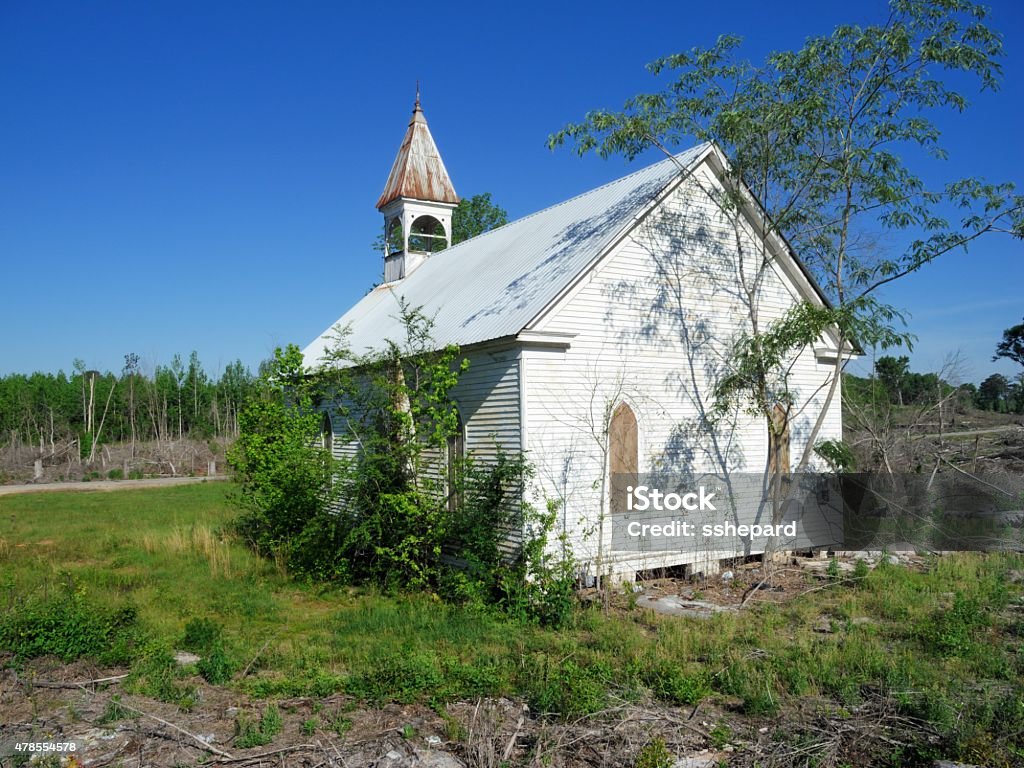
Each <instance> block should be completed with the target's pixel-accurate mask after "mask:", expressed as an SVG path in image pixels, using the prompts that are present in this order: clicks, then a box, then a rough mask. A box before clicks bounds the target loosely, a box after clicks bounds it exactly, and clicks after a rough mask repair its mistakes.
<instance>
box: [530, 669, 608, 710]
mask: <svg viewBox="0 0 1024 768" xmlns="http://www.w3.org/2000/svg"><path fill="white" fill-rule="evenodd" d="M537 666H538V668H537V669H535V671H534V672H533V673H532V674H530V675H529V679H528V681H527V686H528V688H529V691H528V697H529V704H530V709H532V710H534V711H536V712H541V713H550V714H559V715H562V716H563V717H578V716H581V715H591V714H594V713H595V712H599V711H600V710H602V709H604V706H605V702H606V698H607V694H608V684H607V681H606V680H602V679H601V676H600V672H599V671H598V670H597V669H595V668H593V667H580V666H579V665H578V664H576V663H575V662H573V661H563V662H561V663H559V664H550V663H548V661H547V659H546V658H545V659H544V660H543V661H542V662H541V663H540V664H539V665H537Z"/></svg>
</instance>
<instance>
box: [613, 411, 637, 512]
mask: <svg viewBox="0 0 1024 768" xmlns="http://www.w3.org/2000/svg"><path fill="white" fill-rule="evenodd" d="M608 469H609V472H610V473H611V496H610V498H609V501H610V504H611V511H612V514H615V513H616V512H625V511H626V497H627V494H628V491H627V488H628V487H629V486H631V485H636V483H637V475H638V474H639V472H640V445H639V430H638V428H637V422H636V414H634V413H633V409H632V408H630V407H629V405H627V404H626V403H620V404H619V405H618V407H617V408H616V409H615V411H614V412H613V413H612V421H611V424H610V425H609V428H608Z"/></svg>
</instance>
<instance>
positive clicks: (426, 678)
mask: <svg viewBox="0 0 1024 768" xmlns="http://www.w3.org/2000/svg"><path fill="white" fill-rule="evenodd" d="M444 681H445V676H444V673H443V672H442V670H441V667H440V664H439V663H438V660H437V658H436V657H435V656H434V655H433V654H431V653H422V652H421V653H414V654H411V655H408V656H406V655H404V654H403V653H401V652H400V651H396V652H393V653H386V654H385V653H381V654H377V655H376V656H375V657H373V658H372V659H371V660H370V663H369V669H367V670H366V671H364V672H360V673H358V674H355V675H353V676H352V677H351V678H350V679H349V681H348V682H347V683H346V685H345V690H346V691H347V692H348V693H350V694H352V695H353V696H358V697H359V698H362V699H366V700H367V701H371V702H378V703H379V702H384V701H398V702H400V703H404V704H408V703H412V702H414V701H417V700H419V699H422V698H423V697H425V696H428V695H430V694H433V693H435V692H436V691H437V690H438V689H439V688H440V687H441V686H442V684H443V683H444Z"/></svg>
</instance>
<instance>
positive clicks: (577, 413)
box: [304, 99, 842, 578]
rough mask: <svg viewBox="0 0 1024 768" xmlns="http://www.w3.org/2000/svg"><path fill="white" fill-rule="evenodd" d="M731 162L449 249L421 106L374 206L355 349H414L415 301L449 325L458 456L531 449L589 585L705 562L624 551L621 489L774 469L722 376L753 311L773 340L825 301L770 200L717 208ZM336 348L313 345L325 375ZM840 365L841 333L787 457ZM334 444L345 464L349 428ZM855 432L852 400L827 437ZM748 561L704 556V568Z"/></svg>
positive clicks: (647, 175) (809, 361) (582, 200)
mask: <svg viewBox="0 0 1024 768" xmlns="http://www.w3.org/2000/svg"><path fill="white" fill-rule="evenodd" d="M726 163H727V160H726V158H725V157H723V155H722V153H721V152H720V151H719V150H718V149H717V148H716V147H715V146H713V145H710V144H704V145H700V146H696V147H693V148H692V149H689V150H687V151H685V152H683V153H681V154H679V155H676V156H675V157H673V158H668V157H666V158H665V159H664V160H662V161H660V162H657V163H655V164H653V165H650V166H648V167H646V168H642V169H641V170H638V171H636V172H635V173H631V174H629V175H627V176H624V177H622V178H620V179H617V180H615V181H613V182H611V183H608V184H605V185H603V186H601V187H598V188H597V189H593V190H590V191H588V192H584V193H583V194H581V195H578V196H577V197H574V198H572V199H570V200H566V201H565V202H562V203H559V204H557V205H554V206H551V207H549V208H546V209H544V210H541V211H538V212H537V213H534V214H531V215H529V216H525V217H523V218H521V219H518V220H516V221H513V222H511V223H509V224H506V225H504V226H502V227H500V228H498V229H494V230H492V231H490V232H487V233H485V234H482V235H479V236H477V237H475V238H473V239H471V240H467V241H465V242H461V243H458V244H457V245H454V246H450V245H449V240H450V236H451V221H452V212H453V210H454V208H455V207H456V205H457V204H458V197H457V196H456V193H455V189H454V186H453V184H452V182H451V179H450V178H449V176H448V173H447V171H446V169H445V166H444V163H443V162H442V159H441V156H440V154H439V153H438V150H437V146H436V145H435V143H434V140H433V138H432V136H431V134H430V130H429V128H428V126H427V122H426V119H425V117H424V115H423V111H422V109H421V108H420V104H419V100H418V99H417V102H416V106H415V108H414V110H413V115H412V119H411V121H410V122H409V126H408V130H407V132H406V134H405V137H404V139H403V141H402V144H401V148H400V149H399V152H398V156H397V157H396V159H395V162H394V166H393V167H392V169H391V173H390V175H389V176H388V179H387V183H386V185H385V188H384V192H383V194H382V195H381V197H380V199H379V200H378V202H377V208H378V209H379V210H380V212H381V213H382V214H383V216H384V219H385V231H386V232H387V233H389V237H388V238H387V240H388V253H387V254H386V255H385V256H384V264H383V275H384V282H383V284H381V285H379V286H377V287H376V288H374V289H373V290H372V291H371V292H370V293H368V294H367V295H365V296H364V297H363V298H362V299H360V300H359V301H358V302H357V303H356V304H355V306H353V307H352V308H350V309H349V310H348V311H347V312H345V313H344V314H343V315H342V316H341V318H340V319H339V321H338V323H339V324H341V325H345V326H348V328H349V329H350V332H351V336H350V337H349V344H350V345H351V348H352V349H353V350H354V351H357V352H365V351H370V350H378V349H381V348H382V346H383V343H384V340H385V339H389V338H390V339H395V340H398V339H401V338H402V337H403V335H404V330H403V328H402V325H401V323H400V321H399V319H398V315H399V301H400V300H402V301H404V302H405V303H406V304H407V305H409V306H411V307H420V308H421V310H422V312H423V313H424V314H425V315H427V316H428V317H431V318H433V321H434V326H433V336H434V340H435V342H436V343H437V345H438V347H441V346H444V345H449V344H455V345H458V346H459V347H460V349H461V352H462V355H463V356H464V357H465V358H467V359H468V360H469V368H468V370H467V371H466V372H465V373H464V374H463V375H462V377H461V379H460V381H459V383H458V385H457V386H456V388H455V390H454V393H453V394H454V398H455V401H456V403H457V407H458V410H459V414H460V418H461V426H462V429H463V430H464V434H463V435H462V440H461V441H460V442H461V445H460V446H459V448H460V450H465V451H466V452H467V453H469V454H472V455H473V456H474V457H476V458H477V459H486V458H487V457H489V456H493V455H494V453H495V451H496V450H499V448H500V449H501V450H504V451H506V452H512V453H514V452H519V451H522V452H524V453H525V454H526V456H527V457H528V459H529V461H530V462H531V463H532V464H533V465H534V467H535V468H536V475H535V478H534V480H533V484H534V487H532V488H530V489H528V491H527V493H528V494H529V496H530V498H531V500H532V502H533V503H535V504H540V505H543V504H544V503H545V500H548V499H553V500H556V501H557V502H558V505H559V507H558V515H559V520H558V524H557V525H558V532H564V533H565V534H566V535H567V539H568V540H569V541H570V542H571V545H572V547H573V550H574V554H575V557H576V558H577V559H578V560H579V561H580V562H581V563H584V564H587V565H589V566H590V569H591V573H593V572H594V570H595V569H596V568H597V567H598V566H599V567H600V570H601V571H602V572H608V573H614V574H616V575H617V576H619V577H621V578H632V575H633V574H634V573H635V572H638V571H643V570H646V569H651V568H657V567H664V566H672V565H684V564H692V563H693V562H694V555H693V553H692V552H690V553H686V552H682V551H679V552H673V551H659V552H657V553H655V552H637V551H633V550H630V549H622V550H617V549H616V547H615V546H614V543H613V541H612V534H611V528H612V526H611V525H610V524H609V520H611V519H612V518H613V517H614V515H616V514H619V513H620V512H621V505H622V500H621V495H622V493H623V490H622V488H621V479H620V478H622V477H631V476H636V475H637V474H639V473H648V472H652V473H671V474H675V475H679V476H687V475H690V476H699V475H701V474H704V473H715V472H719V473H720V472H748V473H763V472H764V470H765V467H766V466H767V464H768V462H769V456H768V435H767V427H766V425H765V424H764V422H763V420H758V419H755V418H753V417H751V416H748V415H746V414H744V413H743V412H742V411H741V412H739V413H737V414H736V415H735V417H734V418H732V420H731V421H729V422H728V423H723V422H721V421H719V422H717V423H716V424H715V425H714V426H713V427H712V426H711V422H710V420H709V416H710V414H711V411H712V408H713V406H714V398H713V389H714V386H715V383H716V381H717V377H718V376H720V375H722V373H723V372H724V371H726V370H727V369H728V365H729V355H730V350H731V348H732V344H733V343H734V341H735V340H736V339H737V338H738V336H739V334H741V333H743V332H744V331H749V329H750V328H751V318H752V317H753V316H756V317H757V319H758V323H759V326H760V327H761V328H762V329H763V328H764V327H765V326H766V325H767V324H769V323H770V322H771V321H772V320H773V319H775V318H778V317H780V316H781V315H782V314H783V313H784V312H785V311H786V310H787V309H788V308H790V307H791V306H793V305H794V303H796V302H802V301H808V302H813V303H815V304H819V305H820V304H823V303H826V302H827V299H826V298H825V297H824V296H823V295H822V293H821V291H820V289H819V288H818V287H817V285H816V284H815V282H814V280H813V279H812V278H811V276H810V274H809V273H808V272H807V270H806V269H805V268H804V267H803V266H802V265H801V263H800V262H799V260H798V259H797V258H796V257H795V256H794V255H793V254H792V253H791V251H790V250H789V248H788V246H787V245H786V244H785V242H784V241H783V240H782V239H781V238H778V237H775V236H769V237H768V238H766V239H764V238H761V237H760V236H759V235H758V232H761V231H762V229H761V226H760V225H761V221H762V220H761V216H762V212H761V209H760V207H759V206H758V205H757V204H756V202H754V201H751V202H750V204H749V205H748V206H746V208H745V209H744V210H742V211H740V212H739V214H736V213H735V212H732V213H730V212H729V211H728V210H727V209H726V208H723V207H722V206H721V205H720V204H719V201H720V200H721V197H722V192H723V191H724V188H725V185H726V184H728V183H729V181H728V175H727V174H726ZM754 275H758V278H757V284H756V286H755V287H754V290H753V291H752V292H751V291H748V290H746V289H747V288H748V287H749V285H750V283H749V281H750V280H751V278H752V276H754ZM744 281H748V282H747V283H745V282H744ZM752 304H753V306H752ZM754 313H756V314H754ZM335 327H337V324H335V325H332V327H331V328H332V329H333V328H335ZM330 338H331V329H328V330H327V331H325V332H324V335H323V336H321V337H319V338H317V339H315V340H314V341H313V342H312V343H310V344H309V345H308V346H307V347H306V348H305V350H304V355H305V360H306V363H307V365H308V366H311V367H312V366H315V365H317V364H318V362H319V361H320V360H321V359H322V356H323V354H324V351H325V349H326V347H327V345H328V344H329V343H330ZM837 354H839V352H838V350H837V349H836V341H835V339H834V338H831V337H830V336H829V335H828V334H826V335H825V336H823V337H822V339H821V340H820V343H818V344H816V345H814V346H813V347H812V348H807V349H806V350H805V351H803V352H802V353H801V354H800V355H799V357H798V359H797V360H796V362H795V363H794V365H793V368H792V374H791V376H790V380H789V386H790V391H791V392H792V393H793V395H794V397H795V403H794V407H793V408H792V413H793V414H794V416H793V418H792V420H791V422H790V423H789V425H788V430H789V440H790V446H791V448H790V451H787V452H784V453H783V455H781V456H780V457H778V458H777V459H776V460H778V461H781V462H789V461H790V456H789V455H788V454H791V455H792V456H793V457H797V456H799V455H800V454H801V453H802V451H803V449H804V442H805V441H806V436H807V434H808V432H809V431H810V428H811V425H812V423H813V422H814V420H815V418H816V417H817V416H818V414H819V412H820V410H821V407H822V405H823V403H824V400H825V396H826V393H827V390H828V386H827V384H828V382H829V381H830V376H831V375H832V373H833V371H834V366H835V360H836V355H837ZM332 430H333V433H334V435H333V440H332V441H331V444H332V445H333V448H334V450H335V451H338V452H340V451H344V450H345V428H344V425H339V424H334V425H333V426H332ZM841 437H842V421H841V412H840V398H839V397H838V393H837V396H836V397H834V398H833V400H832V402H831V404H830V405H829V410H828V413H827V414H826V417H825V420H824V426H823V429H822V430H821V433H820V435H819V436H818V439H819V440H827V439H840V438H841ZM735 554H738V553H737V552H734V551H719V552H707V553H705V557H704V562H703V566H702V570H705V569H713V566H714V565H716V564H717V558H725V557H730V556H733V555H735Z"/></svg>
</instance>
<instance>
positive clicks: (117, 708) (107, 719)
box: [96, 696, 138, 725]
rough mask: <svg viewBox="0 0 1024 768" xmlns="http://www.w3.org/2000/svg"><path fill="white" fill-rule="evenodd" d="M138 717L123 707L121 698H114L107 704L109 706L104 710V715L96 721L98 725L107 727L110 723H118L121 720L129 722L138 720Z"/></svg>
mask: <svg viewBox="0 0 1024 768" xmlns="http://www.w3.org/2000/svg"><path fill="white" fill-rule="evenodd" d="M137 717H138V715H137V714H136V713H135V712H132V711H131V710H130V709H126V708H125V707H123V706H122V705H121V697H120V696H113V697H111V699H110V701H108V702H107V706H106V707H104V708H103V713H102V714H101V715H100V716H99V719H97V720H96V724H97V725H106V724H108V723H116V722H118V721H119V720H128V719H134V718H137Z"/></svg>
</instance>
